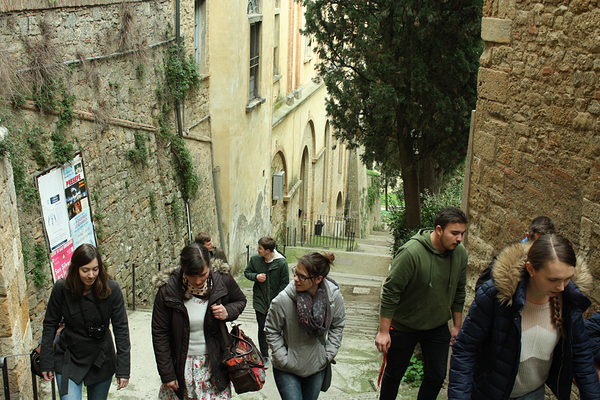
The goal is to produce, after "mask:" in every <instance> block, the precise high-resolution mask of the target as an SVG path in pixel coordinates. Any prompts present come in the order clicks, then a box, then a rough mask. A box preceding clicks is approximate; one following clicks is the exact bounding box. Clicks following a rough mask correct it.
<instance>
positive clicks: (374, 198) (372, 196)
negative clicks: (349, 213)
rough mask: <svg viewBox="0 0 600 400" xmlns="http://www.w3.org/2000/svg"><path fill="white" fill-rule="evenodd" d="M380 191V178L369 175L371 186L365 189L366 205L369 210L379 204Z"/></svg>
mask: <svg viewBox="0 0 600 400" xmlns="http://www.w3.org/2000/svg"><path fill="white" fill-rule="evenodd" d="M381 189H382V186H381V178H380V177H379V176H377V175H371V185H369V187H368V188H367V205H368V206H369V208H371V207H373V205H375V204H376V203H377V204H378V203H379V199H380V197H381Z"/></svg>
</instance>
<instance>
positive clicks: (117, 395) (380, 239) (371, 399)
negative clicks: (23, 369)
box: [44, 233, 416, 400]
mask: <svg viewBox="0 0 600 400" xmlns="http://www.w3.org/2000/svg"><path fill="white" fill-rule="evenodd" d="M358 242H359V248H358V250H357V251H356V252H338V251H337V250H335V251H334V253H335V254H336V264H335V267H334V272H332V273H331V276H332V278H333V279H335V280H336V281H337V282H338V283H339V284H340V286H341V288H342V293H343V295H344V300H345V304H346V312H347V324H346V328H345V330H344V338H343V342H342V347H341V349H340V352H339V354H338V356H337V357H336V360H337V364H335V365H333V380H332V386H331V388H330V389H329V391H328V392H326V393H322V394H321V396H320V397H319V399H324V400H326V399H336V400H352V399H354V400H375V399H377V392H376V391H375V382H376V379H377V375H378V373H379V367H380V363H381V356H380V355H379V354H378V353H377V351H376V350H375V346H374V344H373V339H374V336H375V333H376V331H377V323H378V298H379V292H380V288H381V283H382V281H383V279H384V277H385V274H386V272H387V265H388V264H389V262H390V257H389V249H390V245H391V237H390V236H389V234H386V233H376V234H374V235H372V236H370V237H369V238H367V239H361V240H359V241H358ZM308 251H310V249H306V248H301V249H294V248H288V249H287V251H286V255H288V260H289V261H290V263H294V262H295V258H294V257H291V256H290V255H291V254H297V255H300V254H304V253H306V252H308ZM375 264H377V265H375ZM365 269H366V270H365ZM239 282H240V286H242V288H243V290H244V291H245V293H246V295H247V296H248V300H249V303H248V306H247V307H246V309H245V311H244V312H243V313H242V315H241V316H240V318H239V320H238V322H239V323H241V324H242V329H243V330H244V331H245V332H246V334H248V335H249V336H251V337H252V338H253V339H254V340H255V342H258V340H256V331H257V324H256V321H255V317H254V310H253V309H252V305H251V299H252V296H251V287H250V284H249V282H248V281H246V280H245V279H244V278H243V276H242V277H240V278H239ZM150 321H151V311H150V310H146V311H143V310H142V311H132V312H129V324H130V333H131V338H132V354H131V362H132V366H133V367H132V371H131V381H130V384H129V386H128V387H127V388H126V389H124V390H121V391H118V392H117V391H116V387H114V385H113V388H111V391H110V395H109V399H119V400H138V399H155V398H157V394H158V390H159V387H160V378H159V376H158V373H157V371H156V363H155V361H154V353H153V350H152V340H151V333H150ZM44 398H45V397H44ZM279 398H280V397H279V394H278V392H277V388H276V386H275V382H274V380H273V374H272V372H271V371H270V370H268V371H267V382H266V384H265V386H264V388H263V389H262V390H261V391H260V392H254V393H245V394H243V395H234V396H233V399H235V400H238V399H239V400H275V399H279ZM414 398H416V393H415V389H413V388H410V387H408V386H407V387H403V388H402V389H401V393H400V395H399V397H398V399H403V400H404V399H414Z"/></svg>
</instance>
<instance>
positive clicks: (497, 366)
mask: <svg viewBox="0 0 600 400" xmlns="http://www.w3.org/2000/svg"><path fill="white" fill-rule="evenodd" d="M492 274H493V276H492V279H491V280H489V281H487V282H486V283H484V284H483V285H482V286H481V287H480V288H479V290H478V291H477V294H476V297H475V301H474V302H473V304H472V305H471V309H470V311H469V315H468V316H467V318H466V320H465V323H464V324H463V327H462V330H461V332H460V333H459V335H458V337H457V338H456V342H455V344H454V346H453V350H452V359H451V363H450V383H449V386H448V399H449V400H462V399H473V400H505V399H528V400H538V399H540V400H543V399H544V392H545V385H547V386H548V387H549V388H550V389H551V390H552V391H553V392H554V394H555V395H556V396H557V398H558V400H566V399H569V398H570V396H571V382H572V378H573V377H575V379H576V381H577V384H578V386H579V393H580V396H581V399H583V400H597V399H600V383H599V382H598V377H597V376H596V371H595V368H594V364H593V360H592V354H591V352H590V350H589V347H590V341H589V337H588V336H587V335H586V333H585V329H584V324H583V317H582V313H583V312H584V311H585V310H586V309H587V308H588V307H589V306H590V304H591V303H590V301H589V300H588V298H587V297H586V296H585V295H584V294H583V291H587V290H590V289H591V286H592V278H591V274H590V272H589V271H588V269H587V267H586V265H585V264H584V263H583V262H581V260H579V262H578V260H577V259H576V256H575V252H574V250H573V247H572V246H571V243H569V241H568V240H567V239H565V238H563V237H562V236H560V235H556V234H547V235H544V236H542V237H540V238H539V239H538V240H536V241H535V242H533V244H528V243H526V244H522V243H519V244H515V245H512V246H510V247H508V248H506V249H505V250H503V251H502V252H501V253H500V254H499V256H498V259H497V261H496V264H495V266H494V269H493V273H492Z"/></svg>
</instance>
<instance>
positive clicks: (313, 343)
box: [265, 253, 346, 400]
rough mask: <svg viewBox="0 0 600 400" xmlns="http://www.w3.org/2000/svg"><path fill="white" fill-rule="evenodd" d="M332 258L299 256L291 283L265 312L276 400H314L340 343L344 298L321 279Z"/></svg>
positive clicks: (315, 254)
mask: <svg viewBox="0 0 600 400" xmlns="http://www.w3.org/2000/svg"><path fill="white" fill-rule="evenodd" d="M334 259H335V256H334V255H333V254H331V253H327V254H320V253H310V254H306V255H304V256H302V257H300V258H299V259H298V263H297V264H296V268H295V269H294V279H293V281H292V282H290V284H289V285H288V286H287V287H286V288H285V289H284V290H283V291H282V292H281V293H279V295H277V297H275V299H273V302H272V303H271V306H270V308H269V312H268V314H267V322H266V324H265V333H266V336H267V343H268V344H269V348H270V350H271V357H272V363H273V376H274V377H275V383H276V384H277V389H278V390H279V394H280V395H281V398H282V400H316V399H317V398H318V397H319V392H320V391H321V387H322V386H323V379H324V378H325V370H326V368H327V366H328V363H330V362H331V361H332V360H333V358H334V357H335V356H336V354H337V352H338V350H339V348H340V345H341V344H342V332H343V330H344V324H345V321H346V311H345V309H344V299H343V298H342V294H341V292H340V290H339V287H338V285H337V283H335V282H334V281H332V280H331V279H329V278H327V274H329V270H330V268H331V264H332V263H333V260H334Z"/></svg>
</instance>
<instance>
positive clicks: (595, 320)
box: [585, 311, 600, 379]
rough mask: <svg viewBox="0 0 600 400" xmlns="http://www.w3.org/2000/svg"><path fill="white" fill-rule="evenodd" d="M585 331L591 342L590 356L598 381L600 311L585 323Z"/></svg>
mask: <svg viewBox="0 0 600 400" xmlns="http://www.w3.org/2000/svg"><path fill="white" fill-rule="evenodd" d="M585 330H586V331H587V334H588V335H589V336H590V340H591V341H592V354H593V355H594V361H595V363H596V369H597V370H598V379H600V311H598V312H597V313H595V314H594V315H592V316H591V317H590V318H589V319H587V320H586V321H585Z"/></svg>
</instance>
